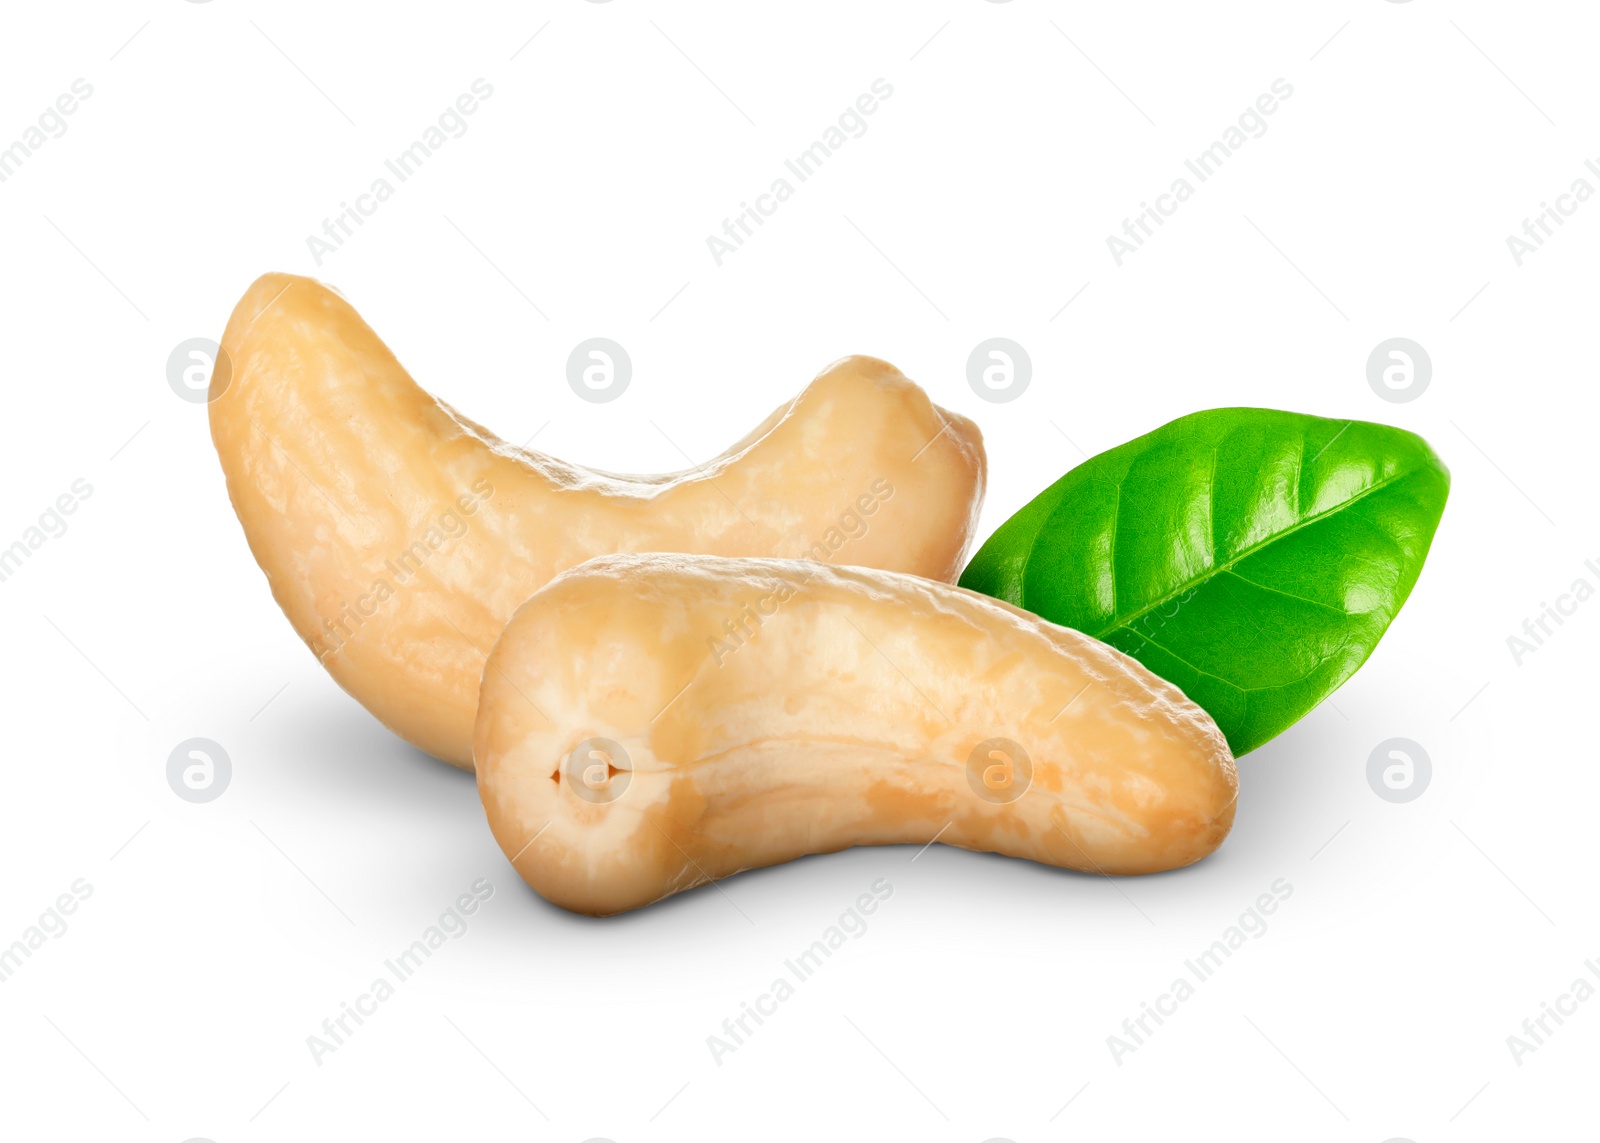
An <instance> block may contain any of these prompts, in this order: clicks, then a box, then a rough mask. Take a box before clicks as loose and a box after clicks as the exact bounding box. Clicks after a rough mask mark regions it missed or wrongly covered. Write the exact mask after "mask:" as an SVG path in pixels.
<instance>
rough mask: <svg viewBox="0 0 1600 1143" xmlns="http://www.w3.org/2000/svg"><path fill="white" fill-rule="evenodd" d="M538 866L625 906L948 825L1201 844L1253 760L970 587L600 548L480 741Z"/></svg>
mask: <svg viewBox="0 0 1600 1143" xmlns="http://www.w3.org/2000/svg"><path fill="white" fill-rule="evenodd" d="M473 746H474V758H475V760H476V762H477V772H478V790H479V793H480V794H481V795H482V798H483V804H484V807H485V810H486V811H487V814H488V819H489V826H490V828H491V829H492V830H493V832H494V835H495V838H496V840H497V841H498V842H499V843H500V847H501V848H502V849H503V850H504V851H505V852H506V854H507V856H509V857H510V858H511V860H512V863H513V864H514V865H515V866H516V868H517V872H518V873H520V874H521V875H522V877H523V879H524V880H526V881H527V882H528V884H529V885H531V886H532V887H533V888H534V889H536V890H537V891H538V892H539V893H541V894H542V895H544V896H545V897H546V898H548V899H549V900H551V901H553V902H555V903H556V904H557V905H560V906H562V907H563V908H566V909H571V910H574V911H577V912H582V913H592V914H598V915H604V914H609V913H616V912H619V911H622V910H625V909H632V908H637V907H639V906H641V905H645V904H648V903H650V902H652V901H655V900H658V899H659V898H662V897H665V896H667V895H668V894H671V893H676V892H679V891H680V890H683V889H688V888H691V887H693V886H695V885H700V884H703V883H704V882H706V881H709V880H715V879H719V878H722V877H726V876H728V875H729V874H732V873H736V872H738V871H740V870H743V869H751V868H758V867H761V866H767V865H773V864H776V863H778V862H782V861H788V860H791V859H793V858H796V857H799V856H801V855H802V854H808V853H829V852H833V851H836V850H840V849H844V848H847V847H849V846H854V845H891V844H896V843H903V842H912V843H917V844H922V843H925V842H928V841H929V840H930V839H934V838H937V839H938V840H939V841H941V842H944V843H946V844H949V845H955V846H960V847H962V848H965V849H974V850H984V851H991V852H996V853H1003V854H1007V855H1010V856H1013V857H1023V858H1029V859H1032V860H1034V861H1039V862H1043V863H1046V864H1049V865H1056V866H1062V867H1065V868H1069V869H1078V870H1086V871H1092V872H1097V873H1116V874H1123V873H1148V872H1154V871H1157V870H1164V869H1173V868H1176V867H1178V866H1182V865H1187V864H1189V863H1191V862H1194V861H1198V860H1199V859H1200V858H1202V857H1204V856H1206V855H1207V854H1208V853H1210V852H1211V851H1212V850H1214V849H1215V848H1216V847H1217V846H1218V845H1219V844H1221V842H1222V839H1223V838H1224V837H1225V836H1226V835H1227V833H1228V830H1229V828H1230V826H1231V825H1232V823H1233V812H1234V798H1235V794H1236V791H1237V788H1238V781H1237V776H1236V773H1235V770H1234V764H1233V756H1232V755H1231V754H1230V753H1229V751H1228V745H1227V742H1226V740H1225V739H1224V738H1223V736H1222V734H1221V732H1220V731H1219V730H1218V729H1217V727H1216V724H1215V723H1213V722H1212V721H1211V718H1210V717H1209V716H1208V715H1206V714H1205V712H1204V711H1202V710H1201V709H1200V708H1199V707H1198V706H1196V705H1195V704H1194V703H1192V702H1190V701H1189V700H1188V699H1186V698H1185V697H1184V696H1183V694H1182V693H1181V692H1180V691H1179V690H1178V689H1177V688H1176V687H1174V686H1172V685H1171V684H1170V683H1167V682H1165V681H1164V680H1162V679H1160V678H1158V677H1157V676H1155V675H1154V674H1152V673H1151V672H1149V671H1148V670H1146V669H1145V668H1144V667H1143V666H1141V665H1140V664H1139V663H1138V662H1136V661H1135V660H1133V659H1131V658H1128V657H1127V656H1125V655H1123V654H1122V653H1120V652H1118V651H1116V650H1113V649H1112V648H1111V647H1109V646H1107V645H1105V644H1104V643H1100V642H1098V641H1097V640H1095V639H1092V638H1090V637H1089V636H1087V635H1083V634H1081V633H1079V632H1077V631H1072V630H1069V629H1067V628H1064V627H1058V626H1056V625H1054V624H1052V623H1049V622H1047V621H1045V620H1043V619H1040V618H1039V617H1038V616H1035V615H1032V614H1029V613H1027V612H1024V611H1020V610H1018V609H1016V608H1014V607H1011V606H1010V605H1008V604H1004V603H1001V602H999V601H997V600H994V599H990V598H988V597H986V596H981V595H978V594H975V593H973V592H969V591H965V590H963V589H961V588H957V587H951V586H949V585H947V584H943V583H935V582H931V581H928V580H924V579H918V578H915V577H912V576H906V575H898V574H893V573H889V572H881V571H871V570H867V569H863V568H852V567H831V566H825V565H821V564H817V563H812V562H809V561H803V560H795V561H791V560H770V559H723V558H718V557H710V556H681V555H623V556H614V557H603V558H600V559H595V560H591V561H590V562H588V563H586V564H584V565H582V566H581V567H578V568H575V569H573V570H571V571H569V572H566V573H565V574H563V575H561V576H559V577H557V578H556V579H555V580H553V581H552V582H551V583H549V584H548V585H546V586H545V587H544V588H543V589H542V590H540V591H539V592H537V593H536V594H535V595H533V596H532V597H531V598H530V599H529V600H528V601H527V602H526V603H525V604H524V605H523V606H522V607H521V608H520V609H518V611H517V613H516V614H515V616H513V618H512V619H511V622H510V624H509V625H508V626H507V627H506V630H505V632H504V633H503V634H502V635H501V636H500V640H499V642H498V643H497V644H496V645H495V648H494V650H493V652H492V653H491V654H490V656H489V663H488V666H487V668H486V669H485V672H484V681H483V692H482V697H481V702H480V706H479V710H478V719H477V725H476V728H475V731H474V738H473Z"/></svg>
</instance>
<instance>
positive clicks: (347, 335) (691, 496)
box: [210, 274, 985, 769]
mask: <svg viewBox="0 0 1600 1143" xmlns="http://www.w3.org/2000/svg"><path fill="white" fill-rule="evenodd" d="M222 350H223V352H224V353H225V354H226V357H227V359H228V362H229V364H230V365H231V369H230V370H223V369H218V370H216V371H214V374H213V382H212V386H213V387H212V392H211V403H210V418H211V435H212V439H213V441H214V442H215V444H216V448H217V455H218V456H219V457H220V459H221V461H222V468H223V472H224V474H225V475H226V477H227V485H228V495H229V497H230V499H231V500H232V502H233V507H234V510H235V512H236V513H237V514H238V517H239V521H240V523H241V524H242V525H243V526H244V533H245V537H246V539H247V540H248V541H249V544H250V549H251V551H252V552H253V553H254V555H255V558H256V561H257V563H259V564H260V566H261V569H262V571H264V572H265V573H266V576H267V580H268V583H269V584H270V586H271V588H272V593H273V596H274V598H275V599H276V600H277V602H278V605H279V606H280V607H281V608H282V609H283V611H284V613H285V614H286V615H287V616H288V618H289V621H290V623H292V624H293V626H294V629H295V631H296V632H297V633H298V634H299V635H300V637H301V638H302V639H303V640H304V641H305V642H306V643H307V644H308V645H309V646H310V647H311V649H312V651H313V653H315V654H316V656H317V658H318V659H319V661H320V662H321V663H322V665H323V666H324V667H326V668H327V670H328V672H329V673H330V674H331V675H332V676H333V677H334V679H335V680H337V681H338V683H339V685H340V686H342V687H343V688H344V689H345V690H347V691H348V692H349V693H350V694H352V695H353V696H354V697H355V698H356V699H357V700H358V701H360V702H361V703H362V704H363V705H364V706H365V707H366V708H367V709H368V710H369V711H371V712H372V713H373V714H374V715H376V716H377V717H378V719H379V720H381V721H382V722H383V723H384V724H385V725H386V726H388V727H389V728H390V729H391V730H393V731H394V732H395V733H397V734H399V735H400V736H401V737H403V738H405V739H407V740H409V741H410V742H412V743H414V744H415V745H417V746H418V747H420V748H421V749H423V750H424V751H426V752H428V753H429V754H432V755H435V756H436V757H438V758H441V759H443V760H445V761H446V762H449V763H451V764H452V765H455V766H460V767H463V768H466V769H470V768H471V766H472V757H471V742H472V726H473V716H474V714H475V712H476V710H477V706H478V688H479V681H480V678H481V677H482V674H483V671H484V669H485V656H486V655H487V654H488V652H489V650H490V648H491V647H492V646H493V645H494V641H495V639H496V638H497V637H498V636H499V634H500V632H501V629H502V628H503V627H504V626H505V623H506V621H507V620H508V619H509V618H510V617H511V614H512V612H513V611H514V610H515V609H516V607H517V606H518V605H519V604H521V603H522V602H523V600H525V599H527V598H528V596H529V595H530V594H532V593H533V592H535V591H536V590H537V589H539V588H540V587H542V586H543V585H545V584H546V583H548V582H549V581H550V580H551V579H552V578H553V577H554V576H556V575H557V574H558V573H560V572H562V571H565V570H566V569H568V568H572V567H575V566H577V565H579V564H581V563H583V562H584V561H585V560H588V559H590V558H591V557H594V556H598V555H605V554H611V553H618V552H646V551H666V552H694V553H708V554H712V555H740V556H778V557H786V558H809V559H814V560H831V561H835V562H848V563H851V564H861V565H865V566H868V567H876V568H883V569H885V570H889V571H897V572H907V573H912V574H915V575H920V576H926V577H930V578H933V579H938V580H944V581H949V580H953V579H955V577H956V576H957V574H958V573H959V572H960V570H961V567H962V564H963V561H964V559H965V557H966V554H967V549H968V547H969V545H970V543H971V541H972V539H973V534H974V529H975V528H976V525H977V517H978V510H979V507H980V505H981V502H982V498H983V488H984V471H985V462H984V453H983V444H982V440H981V437H980V435H979V432H978V430H977V428H976V426H974V425H973V424H972V423H971V422H970V421H968V420H967V419H966V418H964V417H960V416H956V415H954V414H951V413H948V412H946V411H944V410H943V409H940V408H939V407H937V406H935V405H933V404H932V403H931V402H930V401H929V400H928V398H927V395H926V394H925V393H924V392H923V391H922V390H921V389H920V388H918V387H917V386H916V385H915V384H913V383H912V382H911V381H909V380H907V379H906V378H905V377H903V376H902V375H901V374H900V372H899V371H898V370H896V369H895V368H894V367H893V366H892V365H889V364H888V363H886V362H883V361H879V360H876V359H874V358H870V357H849V358H845V359H844V360H842V361H839V362H836V363H835V364H833V365H832V366H830V367H829V368H828V369H826V370H825V371H824V372H823V373H821V374H820V375H819V376H817V378H816V379H815V380H813V381H812V382H811V383H810V384H809V385H807V386H806V387H805V389H803V390H802V391H801V392H800V394H799V395H798V396H797V397H795V398H794V399H793V400H792V401H789V402H787V403H785V404H784V405H782V406H781V407H779V408H778V409H777V410H775V411H774V412H773V413H772V415H771V416H769V417H768V418H767V419H766V420H764V421H763V422H762V423H761V424H759V425H758V426H756V428H755V429H754V431H752V432H751V433H750V434H749V435H748V436H746V437H745V438H744V439H743V440H740V441H738V442H737V443H736V444H734V445H733V446H732V447H731V448H729V449H728V450H727V451H726V452H724V453H723V454H722V455H720V456H718V457H715V458H713V459H711V460H709V461H706V462H705V463H704V464H700V465H695V466H694V467H693V468H691V469H689V470H687V471H684V472H680V473H672V474H667V475H662V476H617V475H614V474H611V473H606V472H598V471H594V470H590V469H586V468H581V467H578V466H576V465H571V464H566V463H564V462H562V461H559V460H556V459H554V458H553V457H548V456H543V455H541V454H539V453H536V452H531V451H528V450H526V449H522V448H518V447H516V446H514V445H511V444H508V443H506V442H505V441H502V440H500V439H499V438H498V437H495V436H494V435H493V434H491V433H490V432H488V431H487V430H486V429H484V428H482V427H481V426H479V425H477V424H474V423H473V422H472V421H469V420H467V419H466V418H465V417H463V416H461V415H460V414H459V413H457V412H456V411H455V410H454V409H452V408H450V406H448V405H446V404H444V403H443V402H441V401H438V400H436V399H435V398H433V397H431V396H429V394H428V393H426V392H424V391H423V390H422V389H421V388H420V387H418V386H417V384H416V383H415V382H413V381H412V379H411V377H410V375H409V374H408V373H407V372H406V370H405V369H404V368H403V367H402V366H401V364H400V363H399V361H397V360H396V359H395V356H394V354H393V353H391V352H390V351H389V349H388V347H387V346H385V345H384V343H383V342H382V341H380V340H379V339H378V336H377V335H376V334H375V333H374V332H373V331H372V329H371V328H370V327H369V326H368V325H367V324H366V323H365V322H364V321H362V320H361V318H360V316H359V315H358V314H357V313H356V311H355V309H354V308H352V307H351V305H350V304H349V303H348V302H346V301H345V300H344V298H342V297H341V296H340V295H339V294H337V293H336V292H334V291H333V290H331V289H329V288H328V287H326V286H323V285H321V284H319V283H317V282H314V281H311V280H309V279H306V278H299V277H294V276H292V275H288V274H268V275H266V276H264V277H262V278H261V279H259V280H258V281H257V282H256V283H255V284H254V285H253V286H251V287H250V289H249V291H248V292H247V293H246V294H245V295H244V297H243V299H241V300H240V302H239V304H238V305H237V307H236V308H235V309H234V311H233V316H232V317H231V318H230V319H229V321H228V326H227V330H226V332H225V333H224V334H223V337H222ZM641 381H642V379H641ZM524 383H525V384H526V385H527V387H528V389H529V393H530V396H529V403H530V404H534V403H537V404H538V405H539V406H540V411H541V412H542V411H543V408H545V407H548V405H549V403H550V400H551V398H552V396H560V395H562V394H564V393H565V387H564V386H562V387H561V389H560V390H559V392H558V390H557V387H556V386H554V385H551V384H549V383H541V382H539V381H538V380H537V379H535V378H532V377H530V378H528V379H526V381H525V382H524ZM530 419H532V418H531V416H530ZM563 653H565V652H563Z"/></svg>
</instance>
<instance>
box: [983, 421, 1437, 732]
mask: <svg viewBox="0 0 1600 1143" xmlns="http://www.w3.org/2000/svg"><path fill="white" fill-rule="evenodd" d="M1449 490H1450V473H1449V470H1448V469H1446V468H1445V466H1444V464H1443V462H1442V461H1440V459H1439V458H1438V457H1437V456H1436V455H1435V454H1434V452H1433V450H1432V449H1431V448H1429V447H1428V444H1427V442H1425V441H1424V440H1423V439H1422V438H1421V437H1419V436H1417V435H1416V434H1414V433H1409V432H1406V431H1405V430H1403V429H1397V428H1393V427H1390V426H1387V425H1376V424H1369V423H1367V422H1364V421H1341V420H1329V419H1325V418H1322V417H1312V416H1306V415H1304V414H1299V413H1286V412H1279V411H1276V410H1272V409H1211V410H1207V411H1205V412H1201V413H1194V414H1192V415H1190V416H1187V417H1182V418H1179V419H1178V420H1176V421H1173V422H1171V423H1170V424H1167V425H1164V426H1162V427H1161V428H1159V429H1157V430H1156V431H1155V432H1153V433H1150V434H1148V435H1146V436H1142V437H1139V438H1138V439H1137V440H1132V441H1129V442H1128V443H1127V444H1124V445H1120V446H1118V447H1117V448H1114V449H1111V450H1110V451H1109V452H1104V453H1101V454H1100V455H1099V456H1096V457H1093V458H1091V459H1090V460H1087V461H1085V462H1084V463H1083V464H1081V465H1079V466H1078V467H1077V468H1075V469H1073V470H1072V471H1071V472H1069V473H1067V475H1066V476H1064V477H1062V478H1061V479H1060V480H1058V481H1057V482H1056V483H1055V484H1053V485H1051V486H1050V487H1049V488H1047V489H1046V490H1045V491H1044V492H1043V493H1041V494H1040V495H1039V496H1038V497H1036V498H1035V499H1034V500H1033V501H1032V502H1031V503H1029V504H1028V505H1027V506H1026V507H1024V508H1023V509H1022V510H1021V511H1020V512H1018V513H1017V514H1016V515H1015V516H1013V517H1012V518H1011V519H1010V520H1007V521H1006V522H1005V524H1003V525H1001V527H1000V529H999V530H998V531H997V532H995V534H994V535H993V536H991V537H990V538H989V540H988V542H987V543H985V544H984V545H983V547H982V548H981V549H980V550H979V552H978V554H977V555H976V556H975V557H973V560H972V563H971V564H969V565H968V567H967V569H966V571H965V572H964V573H963V574H962V576H961V585H962V586H963V587H968V588H971V589H973V590H974V591H980V592H983V593H984V594H986V595H991V596H994V597H996V598H999V599H1003V600H1005V601H1007V602H1008V603H1013V604H1016V605H1017V606H1019V607H1022V608H1025V609H1026V610H1029V611H1032V612H1035V613H1037V614H1039V615H1042V616H1043V617H1044V618H1046V619H1049V620H1051V621H1053V622H1056V623H1060V624H1062V625H1064V626H1067V627H1074V628H1077V629H1078V630H1080V631H1084V632H1086V633H1088V634H1090V635H1093V636H1095V637H1096V638H1099V639H1102V640H1104V641H1105V642H1107V643H1110V644H1111V645H1112V646H1114V647H1116V648H1117V649H1118V650H1120V651H1123V652H1125V653H1127V654H1129V655H1131V656H1133V657H1134V658H1136V659H1138V660H1139V661H1140V662H1141V663H1143V664H1144V665H1145V666H1147V667H1149V668H1150V669H1151V670H1152V671H1155V672H1156V673H1157V674H1159V675H1161V676H1162V677H1164V678H1166V679H1167V680H1169V681H1171V682H1173V683H1176V684H1177V685H1178V686H1179V687H1180V688H1182V689H1183V691H1184V693H1185V694H1187V695H1188V696H1189V697H1190V698H1192V699H1193V700H1194V701H1195V702H1197V703H1199V704H1200V706H1201V707H1203V708H1204V709H1205V710H1206V711H1207V712H1208V713H1209V714H1210V715H1211V716H1212V717H1213V718H1214V719H1216V721H1217V724H1218V725H1219V726H1220V727H1221V728H1222V731H1223V733H1224V734H1226V735H1227V737H1228V743H1229V745H1230V746H1232V748H1233V751H1234V753H1235V754H1236V755H1239V754H1244V753H1246V752H1247V751H1250V750H1254V749H1255V748H1256V747H1258V746H1260V745H1261V744H1262V743H1264V742H1266V741H1268V740H1269V739H1271V738H1273V737H1274V736H1275V735H1277V734H1279V733H1280V732H1281V731H1283V730H1285V729H1286V728H1288V727H1289V726H1290V725H1292V724H1293V723H1294V722H1296V721H1297V720H1298V719H1300V718H1301V717H1302V716H1304V715H1305V714H1306V713H1307V712H1309V711H1310V710H1311V709H1312V708H1313V707H1315V706H1316V705H1317V704H1318V703H1320V702H1321V701H1322V700H1323V699H1325V698H1327V697H1328V695H1330V694H1332V693H1333V691H1334V690H1336V689H1337V688H1338V687H1339V685H1340V684H1342V683H1343V682H1344V681H1345V680H1346V679H1348V678H1349V677H1350V676H1351V675H1352V674H1354V673H1355V671H1356V669H1357V668H1358V667H1360V666H1361V664H1362V663H1363V662H1365V661H1366V658H1367V656H1368V655H1370V654H1371V653H1372V650H1373V648H1374V647H1376V646H1377V644H1378V640H1379V639H1380V638H1382V636H1383V633H1384V631H1385V630H1386V629H1387V628H1388V626H1389V622H1390V620H1392V619H1393V618H1394V616H1395V613H1396V612H1398V611H1399V610H1400V605H1401V604H1403V603H1404V602H1405V600H1406V596H1407V595H1409V594H1410V592H1411V588H1412V586H1413V585H1414V584H1415V583H1416V581H1417V575H1418V573H1419V572H1420V571H1421V570H1422V564H1423V560H1424V559H1425V558H1426V557H1427V554H1428V546H1429V545H1430V544H1431V543H1432V541H1433V534H1434V530H1435V528H1437V526H1438V524H1439V518H1440V516H1441V515H1442V513H1443V512H1444V505H1445V499H1446V497H1447V496H1448V494H1449Z"/></svg>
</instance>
